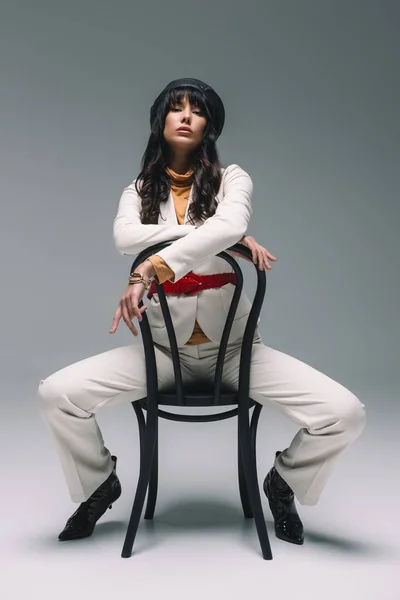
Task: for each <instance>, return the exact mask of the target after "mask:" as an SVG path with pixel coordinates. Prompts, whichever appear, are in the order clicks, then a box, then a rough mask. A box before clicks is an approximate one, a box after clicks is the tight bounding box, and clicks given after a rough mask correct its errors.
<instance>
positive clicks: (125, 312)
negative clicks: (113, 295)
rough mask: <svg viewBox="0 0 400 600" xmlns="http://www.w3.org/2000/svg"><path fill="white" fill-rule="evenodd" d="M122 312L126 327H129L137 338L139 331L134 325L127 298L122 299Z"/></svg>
mask: <svg viewBox="0 0 400 600" xmlns="http://www.w3.org/2000/svg"><path fill="white" fill-rule="evenodd" d="M121 311H122V318H123V319H124V321H125V325H126V326H127V327H128V329H130V330H131V331H132V333H133V335H134V336H137V335H138V331H137V329H136V327H135V326H134V324H133V323H132V320H131V317H130V314H129V309H128V305H127V299H126V298H122V299H121Z"/></svg>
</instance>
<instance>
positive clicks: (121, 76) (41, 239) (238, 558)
mask: <svg viewBox="0 0 400 600" xmlns="http://www.w3.org/2000/svg"><path fill="white" fill-rule="evenodd" d="M399 17H400V5H399V2H396V1H394V0H393V1H390V0H383V1H382V0H380V1H378V0H376V1H372V0H365V1H361V0H348V1H344V0H335V1H333V0H331V1H329V0H320V1H318V0H314V1H312V0H299V1H289V0H280V1H279V2H278V1H275V2H273V1H259V2H257V1H254V0H251V1H247V2H245V3H237V2H229V1H228V0H215V1H213V2H212V1H210V0H208V1H205V0H203V1H202V2H188V1H186V2H183V1H178V0H172V1H170V2H161V1H158V2H154V1H149V2H144V3H137V2H133V1H132V2H128V0H120V1H116V2H105V1H103V0H99V1H95V0H69V1H68V2H59V1H51V0H36V1H35V2H29V1H28V0H20V1H18V0H17V1H14V2H11V1H9V2H2V3H1V18H0V28H1V29H0V65H1V83H2V85H1V97H0V102H1V125H0V126H1V147H2V160H1V162H0V168H1V196H2V198H1V219H0V227H1V231H0V244H1V255H2V263H1V264H2V273H1V282H2V294H1V296H0V302H1V314H2V317H3V322H2V336H1V339H2V345H1V362H0V369H1V373H0V377H1V379H0V380H1V382H2V397H1V408H2V414H3V419H2V422H1V428H2V436H1V444H2V455H3V474H5V475H4V476H5V477H6V478H7V479H6V482H7V489H8V490H10V493H9V494H8V495H7V499H6V500H5V497H4V495H3V498H2V502H3V510H2V515H5V516H6V517H7V518H6V519H5V522H6V524H7V528H6V531H7V533H6V535H5V538H4V539H5V543H6V546H7V548H8V550H7V555H8V563H9V570H8V574H9V575H10V577H9V580H8V579H7V580H6V581H7V582H8V583H7V585H8V586H9V588H8V592H7V593H8V595H7V596H6V598H7V600H8V599H9V598H14V597H15V598H19V597H22V596H23V589H24V587H23V586H25V585H28V582H31V583H32V582H33V581H35V580H36V579H35V578H38V577H39V578H40V581H41V582H42V583H43V581H44V578H46V577H48V572H47V570H46V569H47V568H48V567H46V565H49V564H51V573H52V576H54V578H55V581H57V577H59V579H58V580H60V579H62V580H65V573H66V572H70V570H71V569H75V570H73V572H74V573H76V577H78V579H79V581H80V582H81V586H82V590H86V589H91V590H93V589H96V593H97V594H98V596H97V597H103V596H101V593H103V594H104V597H108V596H107V590H108V587H107V586H108V585H109V586H110V590H111V589H113V581H112V579H109V578H108V577H107V576H106V573H107V569H106V570H105V572H104V573H100V572H99V568H98V567H99V565H101V564H102V562H101V561H102V560H103V561H104V565H107V564H112V565H113V568H114V569H119V572H118V575H117V577H119V578H122V579H121V581H125V579H124V577H126V583H127V585H128V583H129V582H130V581H131V576H132V574H133V573H134V572H135V573H136V572H137V567H138V565H140V569H139V570H140V577H139V576H138V574H137V573H136V580H135V581H136V588H135V589H136V591H138V590H139V591H140V590H141V589H142V588H141V587H140V586H141V585H143V586H144V587H143V589H148V588H146V586H148V585H149V584H148V582H147V580H146V578H147V576H149V573H150V567H151V568H152V569H156V570H157V572H158V573H159V574H160V575H159V578H157V580H154V579H152V585H153V586H155V587H154V592H158V591H159V590H163V591H164V594H165V593H167V596H168V590H170V591H171V595H172V592H173V594H174V596H175V598H176V597H179V594H180V593H182V597H183V596H185V594H186V593H187V589H191V590H192V593H194V592H193V590H194V589H195V591H197V593H198V594H199V597H200V595H204V593H209V594H211V595H213V594H214V593H218V590H219V589H220V588H219V586H222V585H224V586H225V588H224V589H225V591H226V590H227V589H229V593H230V596H231V597H236V596H235V594H237V597H239V596H240V594H241V593H242V591H243V590H246V592H249V591H251V590H252V587H251V586H252V585H253V584H252V583H250V582H254V586H255V587H254V590H259V589H260V586H264V583H263V582H264V581H268V580H269V583H268V585H269V586H272V587H270V590H274V589H275V588H274V587H273V586H274V585H276V586H278V587H277V588H276V590H278V589H279V582H280V577H281V576H282V573H281V571H280V570H279V569H280V568H281V567H282V565H285V567H288V568H290V569H292V570H293V573H296V574H297V575H296V577H294V578H292V579H291V580H290V581H287V586H289V587H287V588H286V589H287V590H288V592H289V591H290V589H291V588H290V585H292V586H293V589H292V592H293V593H296V594H297V597H299V598H302V597H303V596H302V595H301V594H303V593H304V597H307V598H310V597H311V598H313V597H317V596H313V595H311V596H310V583H316V582H317V581H320V584H319V585H323V584H324V582H325V584H326V581H330V586H329V589H328V590H327V591H326V592H325V596H324V597H325V598H330V597H332V598H333V597H335V595H336V593H339V592H340V593H341V597H345V598H347V597H348V598H353V597H354V594H355V593H356V592H357V590H358V591H359V586H360V585H361V583H360V581H359V579H358V575H357V573H359V572H360V573H361V571H363V572H364V580H363V581H364V584H363V585H365V591H364V592H363V593H364V595H363V597H365V598H367V597H368V598H376V597H377V594H379V597H380V598H383V599H384V600H386V599H392V598H393V599H394V598H398V595H396V594H397V592H396V591H395V586H396V585H397V584H398V583H399V582H398V581H396V577H395V574H394V564H395V560H398V554H397V552H398V551H397V550H395V546H396V545H397V544H398V542H397V540H396V538H395V533H394V529H393V528H394V525H393V520H392V516H391V510H392V509H393V510H395V507H396V508H397V506H398V501H399V499H400V498H399V482H398V475H397V469H398V461H397V458H396V453H397V452H398V451H399V443H398V441H397V440H398V432H397V429H396V425H397V423H398V418H399V406H398V391H397V374H398V368H399V358H398V337H399V317H398V306H399V283H398V281H399V266H400V265H399V254H400V244H399V241H398V240H399V236H398V227H399V212H400V211H399V196H398V190H399V185H398V183H399V176H398V170H399V140H400V137H399V115H398V111H399V106H400V86H399V75H398V73H399V41H398V38H399V20H400V19H399ZM185 76H190V77H197V78H200V79H204V80H205V81H207V82H208V83H210V84H211V85H212V86H214V87H215V89H216V90H217V91H218V92H219V94H220V95H221V97H222V99H223V101H224V103H225V107H226V126H225V130H224V132H223V134H222V136H221V138H220V140H219V143H218V147H219V151H220V155H221V158H222V161H223V163H224V164H225V165H228V164H230V163H238V164H239V165H241V166H242V167H243V168H244V169H245V170H247V171H248V172H249V174H250V175H251V177H252V179H253V183H254V213H253V219H252V223H251V227H250V229H249V234H250V235H253V236H255V237H256V239H257V240H258V241H259V242H260V243H261V244H263V245H264V246H266V247H267V248H268V250H270V251H271V252H272V253H273V254H274V255H275V256H277V258H278V261H277V262H276V263H274V264H273V270H272V272H268V273H267V295H266V299H265V304H264V308H263V312H262V319H261V324H260V328H261V334H262V337H263V341H264V343H265V344H267V345H269V346H272V347H274V348H277V349H279V350H281V351H283V352H287V353H288V354H291V355H293V356H296V357H297V358H299V359H300V360H303V361H304V362H307V363H309V364H311V365H313V366H314V367H315V368H317V369H318V370H320V371H322V372H324V373H326V374H327V375H329V376H330V377H332V378H333V379H336V380H338V381H340V382H341V383H342V384H343V385H345V386H346V387H348V388H349V389H351V390H352V391H353V392H354V393H356V394H357V395H358V396H359V397H360V399H361V400H362V401H363V402H364V404H366V407H367V413H368V416H369V419H368V426H367V428H366V430H365V433H364V435H363V436H362V438H361V439H360V440H359V441H357V443H356V444H355V445H354V447H352V448H351V449H349V451H348V453H347V455H346V460H344V461H343V462H342V464H341V466H340V469H338V471H337V473H335V475H334V478H333V479H332V483H330V484H329V491H328V490H327V491H326V492H325V493H324V494H325V495H324V497H323V500H321V502H320V504H319V505H318V506H317V507H313V508H312V509H311V510H310V509H309V508H308V507H304V508H303V507H301V514H302V516H303V520H304V522H305V525H306V529H307V531H308V532H309V537H308V540H307V541H308V545H307V546H306V545H305V546H304V547H302V548H301V549H299V548H295V547H293V546H290V545H289V544H284V543H282V542H279V541H278V540H276V539H275V538H274V537H273V534H272V528H271V527H269V530H270V532H271V541H272V544H273V552H275V560H274V561H273V562H272V563H266V562H264V561H262V560H261V559H260V558H259V550H258V547H257V540H256V534H255V531H254V530H253V529H251V527H250V530H249V534H248V536H247V529H244V530H242V529H240V528H241V527H245V526H244V525H241V523H242V517H241V515H240V510H239V508H240V507H239V500H238V492H237V483H236V479H235V477H236V474H235V468H236V465H235V423H234V422H233V421H232V422H229V423H228V422H225V423H222V424H218V425H217V424H210V425H204V426H200V425H197V426H187V425H184V426H182V425H180V424H173V423H163V425H162V427H161V430H160V436H161V440H160V445H161V447H162V448H163V450H162V455H161V473H160V496H159V505H158V508H157V510H158V511H159V516H158V525H157V521H155V524H154V527H155V530H154V531H153V535H155V536H156V537H155V538H153V537H151V535H150V532H149V531H148V530H146V529H145V527H147V525H145V524H142V526H141V529H140V530H139V537H138V540H139V545H140V540H142V541H143V544H144V546H143V548H145V547H146V551H143V553H142V554H140V552H139V555H138V556H136V557H133V558H132V559H130V561H122V560H121V559H120V558H119V552H120V546H122V540H123V535H124V528H125V525H126V520H127V517H128V512H129V506H130V502H131V497H132V493H133V491H134V485H135V481H136V475H137V430H136V425H135V420H134V416H133V411H132V410H131V408H130V407H129V406H127V407H125V406H124V407H121V408H120V409H119V410H117V411H113V413H111V412H110V413H107V414H104V415H103V414H102V415H99V422H100V424H101V426H102V430H103V433H104V436H105V438H106V445H107V446H109V447H110V448H111V449H112V450H113V451H114V452H115V453H117V454H118V456H119V460H120V473H121V479H122V481H123V484H125V492H126V494H125V497H124V498H122V499H121V501H120V503H119V504H118V505H116V506H115V508H114V510H113V511H112V512H113V513H114V515H113V517H114V518H115V517H118V519H119V520H118V519H117V520H114V521H112V520H111V521H109V522H108V523H107V522H106V523H104V524H103V525H100V524H99V525H98V528H97V530H96V535H97V537H95V535H94V536H92V538H90V539H88V540H86V541H83V542H82V543H81V544H80V545H77V544H75V546H73V545H72V546H71V545H70V546H68V545H64V546H62V545H60V544H57V541H56V535H57V534H58V531H59V530H61V528H62V526H63V524H64V522H65V519H66V517H67V516H68V515H69V513H70V512H72V509H73V508H74V505H72V504H71V503H70V501H69V498H68V495H67V490H66V487H65V485H64V483H63V479H62V476H61V473H60V468H59V465H58V459H57V457H56V456H55V449H54V447H53V444H52V441H51V440H50V437H49V435H48V433H47V431H46V429H45V427H44V425H43V423H42V422H41V420H40V418H39V416H38V413H37V406H36V390H37V386H38V384H39V380H40V379H42V378H44V377H46V376H47V375H49V374H50V373H52V372H53V371H55V370H56V369H59V368H62V367H63V366H66V365H67V364H70V363H72V362H75V361H77V360H79V359H81V358H84V357H86V356H89V355H92V354H97V353H99V352H102V351H105V350H107V349H110V348H113V347H115V346H119V345H123V344H127V343H132V341H133V338H132V335H131V334H130V332H129V331H128V330H127V328H125V326H124V325H123V324H122V325H121V326H120V329H119V330H118V332H117V333H116V334H115V335H114V336H110V335H109V334H108V329H109V327H110V325H111V321H112V317H113V314H114V311H115V309H116V305H117V303H118V300H119V298H120V296H121V294H122V292H123V289H124V288H125V284H126V278H127V274H128V271H129V268H130V265H131V262H132V259H131V257H121V256H120V255H119V254H118V253H117V251H116V250H115V248H114V246H113V239H112V220H113V218H114V216H115V213H116V210H117V205H118V201H119V197H120V195H121V193H122V190H123V188H124V187H125V186H126V185H128V184H129V183H130V182H131V181H132V179H133V178H134V177H135V176H136V175H137V173H138V170H139V163H140V159H141V156H142V153H143V151H144V148H145V144H146V142H147V138H148V134H149V125H148V115H149V108H150V105H151V103H152V102H153V100H154V98H155V97H156V95H157V94H158V93H159V91H160V90H161V89H162V88H163V87H164V85H165V84H166V83H168V82H169V81H170V80H171V79H175V78H178V77H185ZM244 269H245V272H246V273H247V274H248V275H249V277H250V276H251V275H252V272H251V270H249V269H250V267H248V265H245V266H244ZM248 289H249V290H250V291H251V289H252V284H251V283H250V284H249V286H248ZM135 343H140V342H138V341H136V342H135ZM131 413H132V414H131ZM295 431H296V428H295V427H294V426H293V425H292V424H291V423H288V422H287V421H284V420H282V417H280V416H278V415H275V414H273V415H272V414H266V410H264V411H263V414H262V418H261V422H260V430H259V470H260V479H261V477H263V476H264V474H265V473H266V471H267V470H268V469H269V468H270V466H271V464H272V461H273V454H274V451H275V449H277V448H279V446H282V445H288V443H289V441H290V438H291V436H292V435H294V433H295ZM4 457H7V459H6V460H4ZM4 463H5V464H4ZM4 469H5V471H4ZM63 486H64V487H63ZM27 489H28V490H29V494H27ZM185 498H186V500H185ZM199 498H200V499H202V501H200V500H199ZM387 498H390V502H392V505H389V506H388V504H387ZM28 502H29V508H28V507H27V503H28ZM179 502H181V504H179ZM185 502H186V504H185ZM382 504H385V506H386V509H385V511H384V518H383V517H382V514H381V512H382ZM390 506H392V509H391V508H390ZM230 507H231V508H230ZM163 510H164V512H162V511H163ZM230 510H231V513H230V512H229V511H230ZM118 511H119V512H118ZM160 511H161V512H160ZM160 515H161V516H160ZM163 515H164V518H163ZM175 516H176V518H175ZM156 517H157V513H156ZM108 518H109V517H108ZM268 518H269V515H268ZM109 519H110V518H109ZM382 519H383V520H382ZM385 519H386V520H385ZM168 524H169V525H168ZM231 525H232V526H231ZM269 525H271V521H269ZM107 527H108V528H107ZM157 527H158V530H157ZM246 527H247V526H246ZM374 527H375V529H374ZM371 528H372V529H371ZM239 531H240V532H241V534H238V532H239ZM243 531H244V533H245V535H244V536H242V534H243ZM157 532H158V534H160V535H159V536H158V538H157ZM177 532H178V533H179V535H177ZM164 533H165V535H164ZM204 533H206V535H204ZM185 534H188V535H185ZM140 536H142V537H140ZM149 536H150V537H149ZM235 536H236V537H235ZM357 536H358V537H357ZM153 539H156V540H157V541H156V542H153V541H151V542H149V540H153ZM146 544H147V546H146ZM391 544H392V545H391ZM60 546H62V548H60ZM10 549H14V550H15V552H12V551H11V552H10ZM35 557H36V559H35ZM171 557H175V558H173V560H172V559H171ZM395 557H396V558H395ZM175 559H176V561H177V562H176V563H175V562H174V560H175ZM21 561H22V562H21ZM35 561H36V562H35ZM49 561H52V562H50V563H49ZM165 561H167V563H166V562H165ZM349 561H350V562H349ZM166 564H167V565H168V568H165V569H163V566H164V567H165V565H166ZM177 564H180V566H181V567H182V568H183V570H184V573H185V575H184V576H182V574H181V572H180V571H179V570H177V566H176V565H177ZM236 564H237V567H235V565H236ZM21 565H23V566H24V569H25V572H26V574H27V578H26V579H25V580H23V581H22V580H19V581H18V583H17V584H16V580H15V579H13V574H14V570H16V569H17V568H18V569H19V568H20V567H21ZM223 565H225V567H226V570H225V571H224V568H223ZM244 565H245V566H244ZM366 566H368V571H367V573H368V575H367V576H366V575H365V570H364V569H365V567H366ZM339 567H340V569H341V573H342V577H340V578H336V577H335V575H334V574H335V573H336V572H337V569H338V568H339ZM242 568H243V569H245V571H242ZM174 569H175V570H174ZM204 569H206V572H207V574H208V580H209V581H210V579H209V578H210V577H211V581H213V584H212V586H211V587H210V588H207V585H208V584H206V583H205V579H204V578H203V577H200V573H201V572H202V571H204ZM271 573H273V575H272V579H271V578H269V577H267V575H268V574H271ZM228 576H229V582H230V583H229V585H230V586H231V587H230V588H229V586H228V588H227V587H226V578H227V577H228ZM173 577H175V581H176V578H179V584H177V583H176V582H175V584H174V587H169V584H170V585H172V583H171V581H172V578H173ZM382 577H384V578H385V580H386V581H387V582H389V581H392V582H393V583H392V585H389V584H388V585H387V587H386V589H385V590H384V591H382V590H381V589H380V583H379V582H380V581H381V580H382ZM391 578H392V579H391ZM46 581H48V579H46ZM95 581H97V584H96V583H95ZM193 582H195V586H194V585H193ZM69 584H70V585H71V586H72V587H71V589H74V588H73V585H74V580H71V581H70V582H69V583H68V582H66V583H65V587H63V590H61V592H63V593H64V594H65V597H70V592H69V591H68V585H69ZM96 585H97V586H99V587H98V589H97V588H95V587H93V586H96ZM210 585H211V584H210ZM157 586H159V587H157ZM185 586H188V587H187V588H186V587H185ZM335 586H339V587H337V589H336V587H335ZM374 586H376V587H374ZM51 589H53V592H54V588H51V587H49V589H48V590H47V588H45V587H44V588H43V594H44V595H45V596H46V593H48V594H49V596H48V597H53V596H52V592H51ZM261 589H263V588H261ZM316 589H318V586H317V588H316ZM319 589H321V588H319ZM46 590H47V591H46ZM71 593H72V592H71ZM299 594H300V595H299ZM329 594H332V596H330V595H329ZM369 594H370V595H369ZM382 594H383V595H382ZM385 594H386V595H385ZM46 597H47V596H46ZM59 597H64V596H62V595H61V596H59ZM288 597H289V596H288ZM360 597H361V596H360Z"/></svg>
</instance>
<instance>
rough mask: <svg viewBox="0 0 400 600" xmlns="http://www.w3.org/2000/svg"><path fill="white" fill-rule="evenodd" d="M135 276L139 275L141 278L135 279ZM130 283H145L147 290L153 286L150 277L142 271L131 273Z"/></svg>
mask: <svg viewBox="0 0 400 600" xmlns="http://www.w3.org/2000/svg"><path fill="white" fill-rule="evenodd" d="M134 277H139V279H134ZM128 283H129V285H134V284H135V283H143V284H144V287H145V289H146V290H148V289H149V288H150V286H151V281H150V279H145V278H144V277H143V275H142V273H131V275H129V282H128Z"/></svg>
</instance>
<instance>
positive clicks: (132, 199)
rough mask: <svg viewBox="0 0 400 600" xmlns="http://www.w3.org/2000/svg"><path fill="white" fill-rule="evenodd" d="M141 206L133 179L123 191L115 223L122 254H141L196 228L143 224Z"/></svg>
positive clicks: (118, 247) (115, 233)
mask: <svg viewBox="0 0 400 600" xmlns="http://www.w3.org/2000/svg"><path fill="white" fill-rule="evenodd" d="M140 208H141V200H140V198H139V196H138V193H137V192H136V189H135V182H134V181H133V182H132V183H131V184H130V185H129V186H128V187H126V188H125V189H124V191H123V192H122V196H121V198H120V201H119V205H118V211H117V215H116V217H115V219H114V224H113V234H114V243H115V246H116V248H117V250H118V252H119V253H120V254H122V255H125V254H135V255H136V254H139V253H140V252H142V250H145V249H146V248H148V247H149V246H153V245H154V244H158V243H159V242H168V241H169V240H176V239H178V238H182V237H184V236H186V235H188V233H190V232H191V231H194V230H195V226H194V225H179V224H176V225H143V224H142V222H141V221H140Z"/></svg>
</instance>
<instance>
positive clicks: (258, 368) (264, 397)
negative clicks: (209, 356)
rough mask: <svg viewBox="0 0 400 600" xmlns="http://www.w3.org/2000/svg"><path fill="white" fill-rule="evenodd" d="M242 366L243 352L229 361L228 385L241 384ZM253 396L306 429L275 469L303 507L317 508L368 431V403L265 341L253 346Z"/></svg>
mask: <svg viewBox="0 0 400 600" xmlns="http://www.w3.org/2000/svg"><path fill="white" fill-rule="evenodd" d="M238 364H239V354H238V353H235V354H234V355H233V356H231V358H230V359H229V360H227V361H226V362H225V366H224V379H225V380H226V381H227V382H230V383H236V382H237V376H238ZM250 397H251V398H253V399H254V400H255V401H257V402H259V403H261V404H264V405H271V406H274V407H276V408H277V409H278V410H280V411H281V412H282V413H284V414H285V415H287V416H288V417H289V418H290V419H291V420H293V421H295V422H296V423H298V424H299V425H301V429H300V430H299V431H298V433H297V434H296V436H295V437H294V439H293V440H292V442H291V444H290V445H289V447H288V448H286V449H285V450H284V451H283V452H282V453H281V454H280V455H279V456H278V458H277V459H276V460H275V467H276V470H277V471H278V473H279V474H280V475H281V477H282V478H283V479H284V480H285V481H286V482H287V483H288V485H290V487H291V488H292V490H293V491H294V493H295V496H296V498H297V499H298V500H299V502H300V503H301V504H304V505H314V504H316V503H317V502H318V499H319V497H320V495H321V492H322V490H323V488H324V486H325V484H326V482H327V480H328V478H329V476H330V474H331V473H332V470H333V468H334V465H335V463H336V461H337V459H338V458H339V457H340V455H341V453H342V452H343V450H344V449H345V448H346V447H347V446H349V444H351V443H352V442H353V441H354V440H355V439H356V438H357V437H358V436H359V435H360V434H361V432H362V430H363V428H364V425H365V407H364V405H363V404H362V403H361V402H360V401H359V399H358V398H357V397H356V396H355V395H354V394H353V393H352V392H350V391H349V390H348V389H346V388H345V387H344V386H342V385H341V384H340V383H337V382H336V381H334V380H333V379H331V378H330V377H328V376H327V375H324V374H323V373H320V372H319V371H317V370H316V369H314V368H313V367H311V366H310V365H307V364H306V363H303V362H301V361H300V360H298V359H296V358H294V357H292V356H290V355H288V354H285V353H283V352H280V351H279V350H274V349H273V348H270V347H268V346H265V345H264V344H263V343H262V341H261V339H259V341H256V342H255V343H254V344H253V351H252V356H251V372H250Z"/></svg>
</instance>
